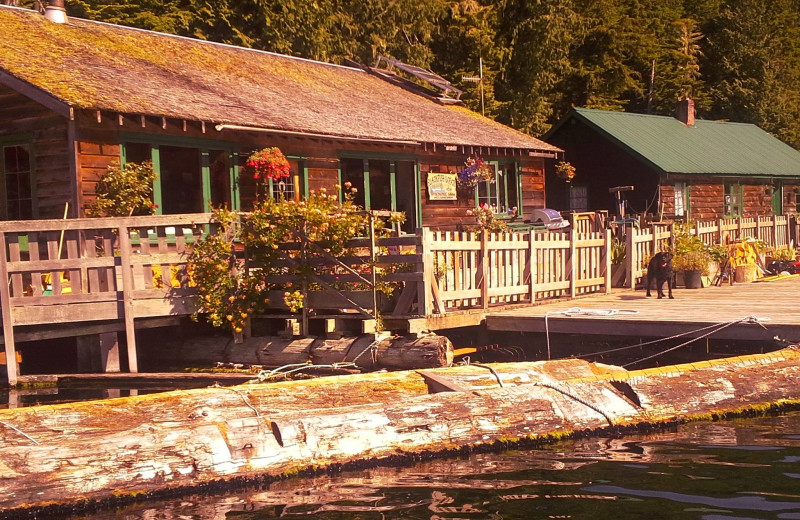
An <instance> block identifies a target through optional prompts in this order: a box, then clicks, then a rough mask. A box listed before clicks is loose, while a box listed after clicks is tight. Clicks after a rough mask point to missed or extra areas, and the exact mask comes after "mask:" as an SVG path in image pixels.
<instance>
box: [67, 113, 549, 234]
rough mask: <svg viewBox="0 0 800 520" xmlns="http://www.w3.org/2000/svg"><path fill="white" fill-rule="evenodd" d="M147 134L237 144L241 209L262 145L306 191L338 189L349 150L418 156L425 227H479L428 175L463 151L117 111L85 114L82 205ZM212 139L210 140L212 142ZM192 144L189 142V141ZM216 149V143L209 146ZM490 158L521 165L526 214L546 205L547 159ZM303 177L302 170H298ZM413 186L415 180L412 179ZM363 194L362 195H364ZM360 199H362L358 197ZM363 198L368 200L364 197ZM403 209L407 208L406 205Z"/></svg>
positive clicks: (249, 198) (457, 161)
mask: <svg viewBox="0 0 800 520" xmlns="http://www.w3.org/2000/svg"><path fill="white" fill-rule="evenodd" d="M136 134H146V135H152V136H168V137H173V138H174V137H183V138H188V139H194V140H197V141H196V142H202V140H214V141H216V142H219V141H225V142H229V143H231V146H235V148H236V149H237V151H238V153H239V168H240V175H239V197H240V201H241V207H242V209H245V210H247V209H250V208H252V205H253V202H254V201H255V199H256V184H255V182H254V180H253V179H252V178H250V177H249V176H248V175H244V174H243V172H242V171H241V167H242V165H243V164H244V159H245V158H246V156H247V155H248V154H249V153H250V152H251V151H252V150H255V149H257V148H263V147H265V146H277V147H279V148H280V149H281V151H282V152H283V153H284V154H285V155H286V156H288V157H297V158H299V162H300V165H301V167H302V168H304V169H305V171H306V172H307V174H308V186H301V187H300V190H301V194H302V192H304V191H306V189H307V190H308V191H309V192H311V191H316V192H318V191H320V190H321V189H323V188H325V189H327V190H328V192H329V193H332V192H334V190H335V186H336V184H338V183H339V170H340V160H339V156H340V155H341V153H342V151H343V150H346V151H347V153H348V154H349V155H350V156H353V155H361V154H363V156H364V157H379V158H382V159H387V160H393V159H392V158H393V157H403V159H397V160H403V161H408V158H409V157H416V158H417V163H418V164H419V167H420V171H421V186H420V189H421V200H422V223H421V225H423V226H426V227H431V228H432V229H436V230H438V229H443V230H452V229H455V228H456V227H457V226H459V225H463V226H475V220H474V218H472V217H469V216H467V215H466V211H467V210H468V209H470V208H473V207H474V206H475V204H474V198H473V197H472V196H466V195H463V194H460V195H459V199H458V200H456V201H431V200H429V199H428V194H427V183H426V180H427V174H428V173H429V172H451V173H456V172H458V171H460V170H461V169H462V168H463V167H464V161H465V160H466V156H464V155H463V154H461V153H447V154H446V155H445V154H443V153H441V152H439V153H436V152H432V151H425V150H420V149H419V147H416V146H409V145H396V144H386V145H380V144H371V143H346V144H345V143H342V142H340V141H332V140H331V141H326V140H323V139H311V138H306V137H297V136H277V135H276V136H272V135H266V134H260V133H255V132H251V133H242V132H239V133H233V132H218V131H217V130H216V129H214V128H213V127H208V126H207V127H205V129H204V128H203V127H201V126H200V125H199V124H198V123H187V124H185V125H184V124H183V123H182V122H181V121H175V120H171V119H160V118H137V119H131V118H128V117H121V116H118V115H104V114H103V115H101V116H99V117H98V116H97V115H96V114H94V115H87V114H83V115H82V117H81V118H80V126H79V132H78V141H79V146H78V153H79V159H78V171H79V174H78V177H79V179H80V186H79V192H80V201H79V203H80V207H81V208H85V207H86V205H87V204H89V203H90V202H91V201H92V200H93V199H94V191H95V185H96V183H97V180H98V178H99V176H100V175H101V174H102V173H103V172H104V171H105V170H106V169H107V167H108V166H109V165H110V164H113V163H115V162H117V161H118V160H119V156H120V148H119V143H120V142H122V141H124V140H126V138H127V136H130V135H136ZM209 142H211V141H209ZM187 146H190V145H187ZM209 147H210V148H213V145H211V144H210V145H209ZM484 158H485V159H486V160H487V161H498V162H500V163H501V165H510V164H514V163H517V164H519V165H520V166H519V169H518V174H519V175H520V176H521V185H522V197H521V204H522V206H523V208H522V209H523V217H524V216H525V215H528V214H530V211H531V210H533V209H534V208H541V207H544V199H545V197H544V159H541V158H529V157H525V156H517V157H512V156H502V155H501V156H489V155H487V156H485V157H484ZM298 173H299V174H300V175H301V177H302V174H303V172H302V171H300V172H298ZM397 175H398V176H399V175H414V172H413V171H412V172H408V171H406V172H402V173H401V172H400V171H399V170H398V173H397ZM411 184H412V185H413V180H412V181H411ZM362 197H363V195H362ZM357 200H358V197H357ZM362 200H363V198H362ZM401 209H402V208H401Z"/></svg>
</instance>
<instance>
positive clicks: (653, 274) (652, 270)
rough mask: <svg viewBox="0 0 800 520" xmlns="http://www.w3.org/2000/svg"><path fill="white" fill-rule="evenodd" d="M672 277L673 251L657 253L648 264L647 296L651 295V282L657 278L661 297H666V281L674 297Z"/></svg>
mask: <svg viewBox="0 0 800 520" xmlns="http://www.w3.org/2000/svg"><path fill="white" fill-rule="evenodd" d="M672 279H673V277H672V253H656V255H655V256H654V257H653V258H652V260H650V263H649V264H648V265H647V296H650V284H651V282H652V280H655V281H656V284H657V287H658V297H659V299H661V298H663V297H664V282H667V287H668V288H669V297H670V299H672V298H673V296H672Z"/></svg>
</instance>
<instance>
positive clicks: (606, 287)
mask: <svg viewBox="0 0 800 520" xmlns="http://www.w3.org/2000/svg"><path fill="white" fill-rule="evenodd" d="M603 238H604V240H605V245H604V246H603V257H602V260H601V262H602V264H601V265H602V266H603V269H604V270H605V273H603V292H605V293H606V294H608V293H610V292H611V230H610V229H607V230H605V231H603Z"/></svg>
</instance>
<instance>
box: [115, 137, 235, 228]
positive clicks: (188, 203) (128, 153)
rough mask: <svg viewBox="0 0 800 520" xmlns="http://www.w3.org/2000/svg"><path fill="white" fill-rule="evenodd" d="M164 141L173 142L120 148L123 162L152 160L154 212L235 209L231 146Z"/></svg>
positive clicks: (209, 142)
mask: <svg viewBox="0 0 800 520" xmlns="http://www.w3.org/2000/svg"><path fill="white" fill-rule="evenodd" d="M165 140H168V141H169V142H170V143H177V144H174V145H173V144H169V145H167V144H161V143H155V142H125V143H123V145H122V147H121V155H122V157H121V161H122V162H123V163H131V162H134V163H137V164H140V163H143V162H146V161H152V163H153V168H154V169H155V171H156V173H157V174H158V178H157V179H156V181H155V183H154V186H153V198H154V202H155V204H156V205H157V210H156V211H157V213H159V214H163V215H170V214H177V213H201V212H207V211H210V210H211V207H212V206H213V207H220V206H224V207H227V208H230V209H239V200H238V197H239V194H238V189H239V183H236V182H234V171H235V170H236V169H235V168H234V164H235V155H234V154H233V153H232V151H231V147H229V146H228V145H227V144H226V143H223V142H219V141H205V142H203V141H198V140H191V139H176V138H174V139H171V140H169V139H165ZM212 143H213V144H212ZM209 144H212V146H213V147H212V146H208V145H209Z"/></svg>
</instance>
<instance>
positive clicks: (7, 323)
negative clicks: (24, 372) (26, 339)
mask: <svg viewBox="0 0 800 520" xmlns="http://www.w3.org/2000/svg"><path fill="white" fill-rule="evenodd" d="M0 308H1V310H2V318H3V340H4V341H5V343H6V347H5V350H6V369H7V370H8V385H9V386H16V385H17V379H18V377H19V366H18V365H17V349H16V346H15V345H14V322H13V318H12V316H11V295H10V293H9V289H8V259H7V258H6V234H5V232H2V231H0Z"/></svg>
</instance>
